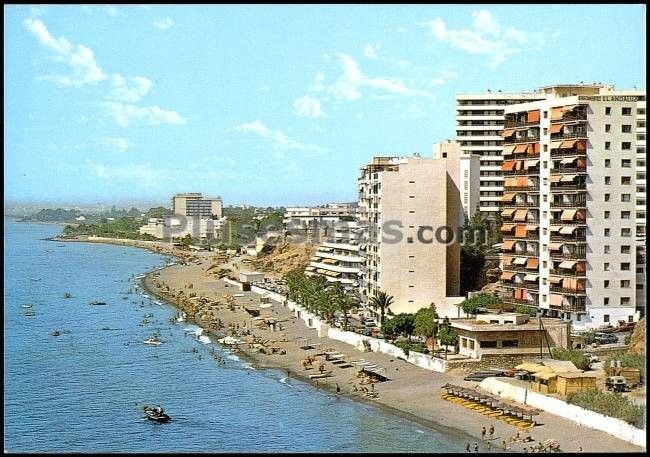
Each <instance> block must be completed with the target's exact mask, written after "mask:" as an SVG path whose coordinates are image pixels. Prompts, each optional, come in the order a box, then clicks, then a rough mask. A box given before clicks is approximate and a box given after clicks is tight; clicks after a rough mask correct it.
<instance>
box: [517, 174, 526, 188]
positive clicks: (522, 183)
mask: <svg viewBox="0 0 650 457" xmlns="http://www.w3.org/2000/svg"><path fill="white" fill-rule="evenodd" d="M526 186H528V178H527V177H525V176H520V177H519V178H517V187H526Z"/></svg>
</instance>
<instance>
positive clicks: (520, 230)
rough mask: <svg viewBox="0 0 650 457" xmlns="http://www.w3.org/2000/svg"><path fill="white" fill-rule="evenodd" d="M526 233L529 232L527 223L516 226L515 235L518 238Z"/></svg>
mask: <svg viewBox="0 0 650 457" xmlns="http://www.w3.org/2000/svg"><path fill="white" fill-rule="evenodd" d="M526 234H527V232H526V226H525V225H517V226H516V227H515V236H516V237H517V238H523V237H525V236H526Z"/></svg>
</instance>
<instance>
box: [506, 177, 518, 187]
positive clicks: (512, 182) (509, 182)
mask: <svg viewBox="0 0 650 457" xmlns="http://www.w3.org/2000/svg"><path fill="white" fill-rule="evenodd" d="M503 186H504V187H516V186H517V178H505V180H504V182H503Z"/></svg>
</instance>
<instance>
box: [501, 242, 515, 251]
mask: <svg viewBox="0 0 650 457" xmlns="http://www.w3.org/2000/svg"><path fill="white" fill-rule="evenodd" d="M514 245H515V240H505V241H504V242H503V246H502V248H503V250H504V251H510V250H511V249H512V247H513V246H514Z"/></svg>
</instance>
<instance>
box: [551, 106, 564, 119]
mask: <svg viewBox="0 0 650 457" xmlns="http://www.w3.org/2000/svg"><path fill="white" fill-rule="evenodd" d="M562 116H564V110H563V109H562V107H559V108H551V120H552V121H556V120H558V119H562Z"/></svg>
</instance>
